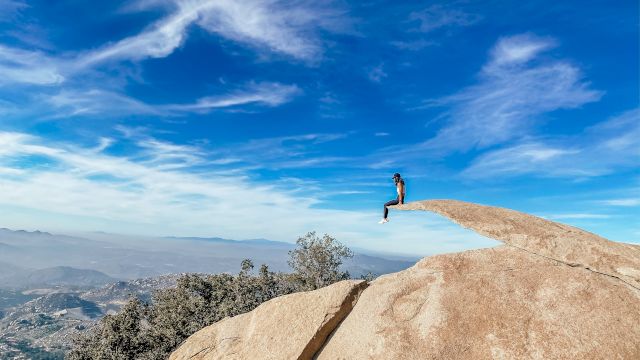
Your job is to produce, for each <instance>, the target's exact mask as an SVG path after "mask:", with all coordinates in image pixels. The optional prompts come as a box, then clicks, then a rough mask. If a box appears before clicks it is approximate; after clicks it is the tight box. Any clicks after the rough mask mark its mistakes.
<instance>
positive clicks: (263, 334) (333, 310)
mask: <svg viewBox="0 0 640 360" xmlns="http://www.w3.org/2000/svg"><path fill="white" fill-rule="evenodd" d="M366 286H367V283H366V282H365V281H363V280H345V281H341V282H339V283H336V284H333V285H332V286H330V287H325V288H323V289H319V290H316V291H309V292H302V293H296V294H290V295H285V296H281V297H278V298H275V299H272V300H269V301H267V302H265V303H264V304H262V305H260V306H258V307H257V308H256V309H255V310H253V311H251V312H248V313H246V314H242V315H238V316H235V317H232V318H227V319H224V320H222V321H219V322H217V323H215V324H213V325H211V326H208V327H206V328H204V329H202V330H200V331H198V332H197V333H195V334H194V335H192V336H190V337H189V338H188V339H187V340H186V341H185V342H184V343H183V344H182V345H181V346H180V347H179V348H178V349H177V350H176V351H175V352H173V354H171V356H170V358H169V359H171V360H178V359H180V360H182V359H310V358H311V357H312V356H313V355H314V354H315V353H316V352H317V351H318V349H320V347H321V346H322V345H323V344H324V342H325V340H326V339H327V337H328V336H329V334H330V333H331V332H332V331H333V330H334V329H335V327H336V326H337V325H338V324H339V323H340V321H342V320H343V319H344V317H345V316H347V314H348V313H349V312H350V311H351V309H352V307H353V305H354V304H355V301H356V300H357V298H358V295H360V293H361V292H362V290H363V289H364V288H365V287H366Z"/></svg>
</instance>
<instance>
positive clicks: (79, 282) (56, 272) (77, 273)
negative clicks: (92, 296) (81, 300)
mask: <svg viewBox="0 0 640 360" xmlns="http://www.w3.org/2000/svg"><path fill="white" fill-rule="evenodd" d="M26 280H27V282H28V284H29V285H31V286H34V285H38V284H46V285H75V286H100V285H104V284H107V283H110V282H114V281H116V280H117V279H114V278H112V277H111V276H108V275H106V274H104V273H101V272H100V271H96V270H91V269H76V268H72V267H69V266H55V267H51V268H46V269H39V270H34V271H32V272H31V273H29V275H27V279H26Z"/></svg>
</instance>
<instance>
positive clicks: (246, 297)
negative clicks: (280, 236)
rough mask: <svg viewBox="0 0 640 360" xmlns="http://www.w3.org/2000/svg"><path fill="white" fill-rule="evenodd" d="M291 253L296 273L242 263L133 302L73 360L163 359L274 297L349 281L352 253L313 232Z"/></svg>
mask: <svg viewBox="0 0 640 360" xmlns="http://www.w3.org/2000/svg"><path fill="white" fill-rule="evenodd" d="M297 245H298V247H297V248H296V249H295V250H293V251H291V252H290V253H289V255H290V257H291V259H290V261H289V264H290V265H291V267H292V268H293V269H294V273H293V274H287V273H274V272H272V271H270V270H269V268H268V267H267V266H266V265H262V266H261V267H260V269H259V270H258V271H257V274H255V275H254V274H253V269H254V266H253V263H252V262H251V260H248V259H247V260H244V261H242V264H241V270H240V272H239V273H238V274H237V275H231V274H212V275H197V274H186V275H184V276H182V277H181V278H180V279H179V280H178V284H177V286H176V287H175V288H170V289H164V290H160V291H157V292H156V293H155V294H154V296H153V299H152V302H151V304H145V303H142V302H141V301H139V300H138V299H135V298H134V299H131V300H130V301H129V302H128V303H127V304H126V306H124V307H123V308H122V309H121V311H120V312H119V313H118V314H116V315H108V316H105V317H104V318H103V319H102V320H101V321H100V323H99V324H98V325H97V326H95V327H94V328H92V329H90V330H89V331H87V332H86V333H85V334H83V335H80V336H79V337H77V338H76V339H75V343H74V347H73V349H72V350H71V351H70V352H69V353H68V354H67V359H70V360H89V359H91V360H94V359H95V360H103V359H104V360H111V359H140V360H151V359H165V358H167V357H168V356H169V354H170V353H171V352H172V351H173V350H174V349H175V348H177V347H178V346H179V345H180V343H182V341H184V340H185V339H186V338H187V337H189V336H190V335H191V334H193V333H195V332H196V331H198V330H200V329H202V328H203V327H205V326H208V325H211V324H213V323H215V322H217V321H219V320H222V319H224V318H225V317H230V316H236V315H239V314H242V313H245V312H248V311H251V310H253V309H255V308H256V307H257V306H258V305H260V304H262V303H263V302H265V301H268V300H270V299H273V298H275V297H278V296H281V295H285V294H290V293H293V292H297V291H302V290H307V289H316V288H319V287H321V286H325V285H329V284H331V283H333V282H336V281H339V280H342V279H346V278H348V274H347V273H346V272H340V270H339V267H340V265H341V263H342V258H344V257H348V256H352V254H351V251H350V250H349V249H348V248H346V247H345V246H343V245H342V244H340V243H339V242H337V241H336V240H335V239H334V238H332V237H330V236H328V235H325V236H324V237H323V238H322V239H320V238H318V237H317V236H316V235H315V233H309V234H307V235H305V236H304V237H301V238H300V239H298V241H297Z"/></svg>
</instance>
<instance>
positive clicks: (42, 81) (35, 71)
mask: <svg viewBox="0 0 640 360" xmlns="http://www.w3.org/2000/svg"><path fill="white" fill-rule="evenodd" d="M63 81H64V76H63V75H62V73H61V71H60V69H59V65H58V64H57V60H55V59H53V58H51V57H49V56H47V55H45V54H44V53H42V52H39V51H28V50H22V49H18V48H13V47H8V46H4V45H0V86H1V85H6V84H14V83H19V84H29V85H56V84H60V83H62V82H63Z"/></svg>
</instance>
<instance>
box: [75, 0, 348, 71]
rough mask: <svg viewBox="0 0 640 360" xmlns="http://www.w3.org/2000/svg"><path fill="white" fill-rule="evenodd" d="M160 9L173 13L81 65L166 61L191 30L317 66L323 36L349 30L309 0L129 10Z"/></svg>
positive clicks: (186, 2) (183, 1)
mask: <svg viewBox="0 0 640 360" xmlns="http://www.w3.org/2000/svg"><path fill="white" fill-rule="evenodd" d="M157 5H164V6H165V7H168V8H171V9H172V10H171V13H170V14H169V15H168V16H166V17H165V18H163V19H161V20H159V21H157V22H156V23H154V24H152V25H151V26H150V27H149V28H147V29H145V30H144V31H142V32H141V33H140V34H138V35H135V36H132V37H129V38H125V39H122V40H120V41H118V42H115V43H113V44H109V45H106V46H103V47H101V48H99V49H96V50H94V51H90V52H88V53H85V54H84V55H83V56H82V57H81V58H80V60H79V61H78V65H80V66H91V65H94V64H97V63H101V62H105V61H115V60H134V61H136V60H142V59H145V58H162V57H166V56H168V55H170V54H171V53H172V52H173V51H174V50H175V49H177V48H178V47H180V46H181V45H182V44H183V43H184V41H185V39H186V37H187V31H188V28H189V27H190V26H199V27H201V28H203V29H205V30H206V31H208V32H210V33H213V34H216V35H218V36H221V37H223V38H225V39H228V40H232V41H235V42H237V43H240V44H243V45H246V46H249V47H252V48H255V49H258V50H267V51H269V52H273V53H279V54H284V55H287V56H290V57H293V58H295V59H299V60H303V61H316V60H318V59H319V58H320V57H321V56H322V51H323V50H322V48H323V46H322V43H321V41H320V38H319V36H318V34H319V32H322V31H326V32H341V31H344V30H345V29H346V26H347V25H346V20H345V18H344V14H343V13H342V12H340V11H337V10H335V9H336V7H332V6H331V5H333V4H324V5H321V4H318V3H315V2H310V1H298V2H295V3H291V2H283V1H274V0H269V1H254V0H249V1H241V2H238V1H230V0H220V1H204V0H171V1H153V2H148V1H145V2H138V4H137V6H131V7H129V9H130V10H145V9H147V8H148V7H150V6H157Z"/></svg>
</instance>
